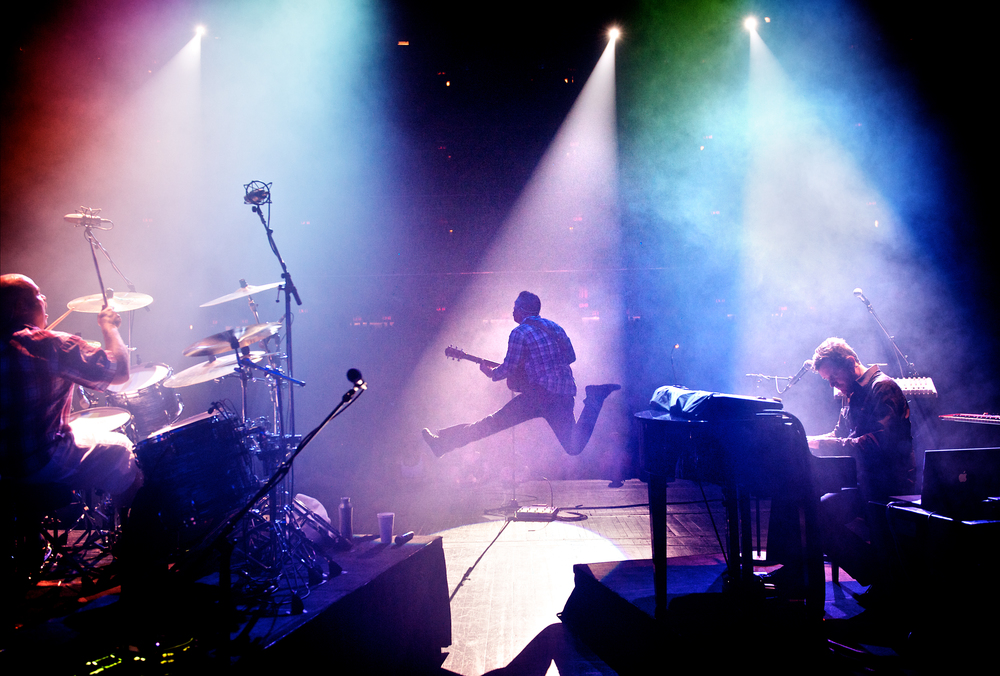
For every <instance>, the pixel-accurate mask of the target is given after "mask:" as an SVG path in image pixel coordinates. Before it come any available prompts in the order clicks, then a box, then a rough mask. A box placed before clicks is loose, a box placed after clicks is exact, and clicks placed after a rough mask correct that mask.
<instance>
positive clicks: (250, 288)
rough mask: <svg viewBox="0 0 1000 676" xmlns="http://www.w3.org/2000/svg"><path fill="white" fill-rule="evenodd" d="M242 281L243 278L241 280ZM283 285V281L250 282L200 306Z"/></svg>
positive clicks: (223, 301) (244, 296)
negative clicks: (256, 284)
mask: <svg viewBox="0 0 1000 676" xmlns="http://www.w3.org/2000/svg"><path fill="white" fill-rule="evenodd" d="M240 281H242V280H240ZM279 286H281V282H271V283H270V284H262V285H260V286H254V285H253V284H249V285H247V286H242V287H240V288H239V289H237V290H236V291H233V292H232V293H227V294H226V295H225V296H219V297H218V298H216V299H215V300H210V301H208V302H207V303H202V304H201V305H199V306H198V307H209V306H210V305H218V304H219V303H227V302H229V301H231V300H239V299H240V298H246V297H247V296H252V295H253V294H255V293H260V292H261V291H267V290H268V289H274V288H277V287H279Z"/></svg>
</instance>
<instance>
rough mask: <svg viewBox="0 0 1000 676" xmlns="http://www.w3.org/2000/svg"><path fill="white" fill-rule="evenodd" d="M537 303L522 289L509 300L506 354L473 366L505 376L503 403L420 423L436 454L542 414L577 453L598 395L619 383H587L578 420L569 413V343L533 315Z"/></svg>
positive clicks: (597, 409) (599, 402)
mask: <svg viewBox="0 0 1000 676" xmlns="http://www.w3.org/2000/svg"><path fill="white" fill-rule="evenodd" d="M541 311H542V302H541V300H540V299H539V298H538V296H536V295H535V294H533V293H530V292H528V291H522V292H521V293H520V295H518V297H517V300H515V301H514V312H513V316H514V321H515V322H517V324H518V325H517V326H516V327H515V328H514V329H513V330H512V331H511V332H510V338H509V339H508V341H507V356H506V357H504V360H503V363H502V364H500V365H498V366H494V365H492V364H491V363H490V362H486V361H485V360H479V361H480V365H479V370H480V371H482V372H483V374H484V375H486V376H488V377H489V378H490V379H491V380H493V381H494V382H496V381H500V380H507V381H508V386H509V387H510V388H511V389H512V390H515V391H517V392H518V394H517V395H515V396H514V398H513V399H511V400H510V401H509V402H507V404H506V405H504V407H503V408H501V409H500V410H499V411H497V412H496V413H494V414H493V415H488V416H486V417H485V418H483V419H482V420H480V421H478V422H474V423H466V424H461V425H453V426H451V427H446V428H444V429H442V430H440V431H438V433H437V434H435V433H433V432H431V431H430V430H429V429H427V428H424V430H423V432H422V434H423V437H424V441H425V442H426V443H427V445H428V446H429V447H430V449H431V451H433V452H434V455H436V456H438V457H441V456H442V455H444V454H445V453H448V452H449V451H452V450H454V449H456V448H459V447H461V446H465V445H466V444H469V443H472V442H473V441H477V440H479V439H483V438H485V437H488V436H490V435H492V434H496V433H497V432H502V431H503V430H506V429H510V428H511V427H514V426H515V425H519V424H520V423H522V422H525V421H526V420H531V419H533V418H545V421H546V422H548V423H549V427H551V428H552V431H553V432H555V435H556V438H557V439H558V440H559V443H560V444H562V447H563V449H565V451H566V452H567V453H569V454H570V455H579V454H580V453H582V452H583V449H584V448H585V447H586V445H587V442H588V441H590V436H591V434H592V433H593V431H594V425H595V424H596V423H597V417H598V415H600V413H601V407H602V406H603V405H604V400H605V399H606V398H607V397H608V395H610V394H611V393H612V392H614V391H615V390H620V389H621V386H619V385H615V384H608V385H588V386H587V388H586V392H587V396H586V398H585V399H584V400H583V411H582V412H581V413H580V418H579V420H577V419H575V417H574V415H573V402H574V397H575V396H576V381H575V380H574V379H573V369H572V368H571V367H570V364H572V363H573V362H574V361H576V353H575V352H574V351H573V344H572V343H571V342H570V339H569V336H567V335H566V332H565V331H563V329H562V327H561V326H559V325H558V324H556V323H555V322H553V321H551V320H548V319H543V318H542V317H540V316H539V314H540V313H541Z"/></svg>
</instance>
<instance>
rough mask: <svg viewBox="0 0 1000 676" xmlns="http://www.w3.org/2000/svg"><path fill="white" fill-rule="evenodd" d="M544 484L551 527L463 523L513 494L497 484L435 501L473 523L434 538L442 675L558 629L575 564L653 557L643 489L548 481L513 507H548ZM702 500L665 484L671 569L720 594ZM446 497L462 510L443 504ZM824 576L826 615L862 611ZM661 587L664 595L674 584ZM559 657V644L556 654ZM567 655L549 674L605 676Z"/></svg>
mask: <svg viewBox="0 0 1000 676" xmlns="http://www.w3.org/2000/svg"><path fill="white" fill-rule="evenodd" d="M550 488H551V491H552V497H551V503H552V504H554V505H555V506H557V507H560V508H561V509H560V511H559V517H560V520H557V521H555V522H551V523H537V522H520V521H515V522H510V523H506V522H505V521H504V520H503V519H502V518H497V517H491V516H488V515H482V516H479V517H470V515H469V512H470V511H471V505H470V503H475V505H476V507H477V508H478V511H479V512H480V513H482V512H483V511H485V510H489V509H490V508H491V507H497V506H500V505H503V504H504V503H505V502H506V501H507V500H509V499H510V498H511V494H510V492H509V490H508V491H506V492H505V491H504V490H503V489H502V488H501V487H499V486H480V487H479V488H478V489H477V490H476V491H469V492H468V493H463V492H462V491H459V492H458V493H463V494H458V493H453V494H451V495H450V496H441V497H438V498H437V499H438V500H439V501H440V504H439V505H438V511H437V515H436V517H435V518H443V517H442V515H446V514H449V513H454V514H455V515H456V517H457V516H458V513H460V512H464V513H466V518H477V519H478V520H477V522H476V523H468V524H465V525H460V526H456V527H453V528H448V529H445V530H441V531H439V532H438V534H439V535H441V536H442V537H443V543H444V550H445V562H446V565H447V570H448V589H449V593H450V594H451V596H452V600H451V613H452V645H451V646H450V648H447V649H446V652H447V653H448V657H447V658H446V659H445V662H444V665H443V666H444V668H445V669H447V670H448V671H449V672H451V673H455V674H461V675H462V676H478V675H479V674H484V673H486V672H488V671H490V670H493V669H498V668H501V667H505V666H507V665H508V664H510V663H511V661H512V660H513V659H514V658H515V657H516V656H517V655H518V654H519V653H521V652H522V651H523V650H524V649H525V647H526V646H528V645H529V643H531V642H532V640H533V639H536V638H537V637H540V636H544V635H545V630H546V628H547V627H550V625H552V624H553V623H559V618H558V613H560V612H561V611H562V610H563V607H564V606H565V604H566V600H567V599H568V598H569V595H570V594H571V593H572V591H573V586H574V577H573V565H574V564H578V563H597V562H609V561H625V560H630V559H649V558H650V557H651V550H650V531H649V509H648V506H647V505H646V503H647V500H648V496H647V492H646V484H645V483H643V482H641V481H638V480H629V481H626V482H625V483H624V485H623V486H621V487H616V488H613V487H609V485H608V482H607V481H599V480H576V481H556V482H552V483H551V486H550V484H549V483H548V482H541V481H537V482H527V483H523V484H520V485H519V486H518V487H517V501H518V503H519V504H521V505H526V504H533V503H536V502H537V503H545V504H549V502H550V493H549V491H550ZM704 497H706V498H708V501H709V502H708V504H709V505H710V506H711V514H710V513H709V510H707V509H706V508H705V503H704V502H703V496H702V492H701V489H700V488H699V487H698V485H697V484H694V483H692V482H686V481H677V482H674V483H671V484H670V485H669V487H668V495H667V500H668V503H671V504H669V505H668V518H667V522H668V528H669V529H670V532H669V534H668V552H667V553H668V558H669V559H670V561H669V564H671V565H683V566H684V567H685V568H686V569H688V570H695V571H698V570H699V569H701V570H703V571H704V572H703V574H701V575H697V574H695V575H694V576H693V577H689V578H688V581H687V582H686V584H689V585H693V586H690V587H685V588H684V591H688V592H694V591H702V592H704V591H719V590H721V580H720V577H719V576H720V575H721V573H722V571H723V568H724V558H723V555H722V550H721V548H720V546H719V539H718V538H717V536H716V527H717V528H718V534H719V537H721V538H722V541H723V542H724V541H725V537H726V532H725V518H724V512H723V509H722V505H721V502H720V500H721V492H720V491H719V489H718V488H716V487H715V486H708V485H706V486H705V496H704ZM453 501H454V502H455V503H458V502H460V503H461V504H460V505H459V504H451V503H452V502H453ZM767 517H768V512H767V503H766V502H764V503H762V510H761V532H762V536H763V537H764V538H765V541H766V532H767ZM713 524H714V525H713ZM470 567H471V568H472V570H471V572H468V571H469V569H470ZM761 570H767V568H761ZM826 572H827V591H826V608H825V610H826V617H827V618H831V619H833V618H837V619H845V618H849V617H853V616H855V615H857V614H858V613H860V612H861V610H862V608H861V607H860V606H859V605H858V603H857V601H856V600H855V599H854V596H853V595H852V593H860V592H862V591H863V590H864V588H863V587H861V586H860V585H858V584H857V582H855V581H854V580H853V579H851V578H850V576H848V575H847V574H846V573H844V572H843V571H841V573H840V582H841V585H840V586H834V585H833V584H832V583H831V582H830V574H831V570H830V566H829V564H828V565H827V567H826ZM467 573H468V576H467V577H466V574H467ZM463 578H465V579H463ZM671 582H673V578H671ZM668 591H670V592H671V594H672V593H673V592H674V591H678V592H679V591H681V588H671V589H669V590H668ZM651 601H652V600H651V599H650V602H651ZM550 633H551V632H550ZM565 652H566V651H565V647H564V648H563V655H564V656H565ZM570 652H574V655H573V658H572V659H570V660H568V663H569V664H570V666H569V668H568V669H567V667H566V664H567V661H565V660H564V661H563V670H562V671H560V670H558V669H557V667H556V666H555V664H554V663H553V664H552V665H551V666H550V667H549V668H548V673H549V674H557V673H562V675H563V676H567V673H579V674H591V673H601V674H603V673H612V672H610V670H609V668H608V667H607V665H605V664H604V663H603V662H602V661H601V660H600V659H599V658H597V657H596V656H595V655H593V654H592V653H590V652H589V650H587V648H586V646H575V648H571V649H570ZM542 673H545V672H542Z"/></svg>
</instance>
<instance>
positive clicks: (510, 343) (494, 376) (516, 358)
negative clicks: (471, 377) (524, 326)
mask: <svg viewBox="0 0 1000 676" xmlns="http://www.w3.org/2000/svg"><path fill="white" fill-rule="evenodd" d="M523 351H524V343H523V341H522V338H521V333H520V332H519V331H518V330H517V329H514V330H513V331H511V332H510V338H508V339H507V356H506V357H504V359H503V363H502V364H500V365H499V366H497V367H495V368H493V367H490V366H488V365H486V364H480V365H479V370H480V371H482V372H483V373H484V374H486V375H487V376H489V377H490V379H491V380H493V382H497V381H498V380H504V379H505V378H506V377H507V376H508V375H509V374H510V371H511V369H513V368H514V367H515V366H516V365H517V364H519V363H521V354H522V353H523Z"/></svg>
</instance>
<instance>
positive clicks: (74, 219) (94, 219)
mask: <svg viewBox="0 0 1000 676" xmlns="http://www.w3.org/2000/svg"><path fill="white" fill-rule="evenodd" d="M63 220H64V221H66V222H67V223H72V224H73V225H76V226H84V227H87V226H91V227H92V226H95V225H100V224H101V223H111V221H110V220H109V219H107V218H101V217H100V216H88V215H87V214H66V215H65V216H63Z"/></svg>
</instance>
